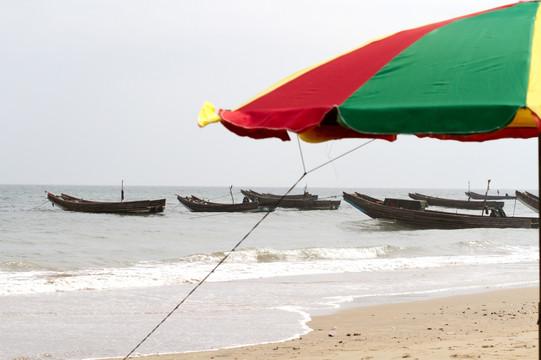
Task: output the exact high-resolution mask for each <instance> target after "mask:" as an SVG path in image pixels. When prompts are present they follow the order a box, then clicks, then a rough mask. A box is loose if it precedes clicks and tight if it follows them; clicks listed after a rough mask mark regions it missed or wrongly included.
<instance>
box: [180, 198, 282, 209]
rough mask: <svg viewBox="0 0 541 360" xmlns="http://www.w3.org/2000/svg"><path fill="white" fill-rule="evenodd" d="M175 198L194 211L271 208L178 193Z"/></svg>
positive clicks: (256, 204) (253, 203)
mask: <svg viewBox="0 0 541 360" xmlns="http://www.w3.org/2000/svg"><path fill="white" fill-rule="evenodd" d="M177 199H178V201H179V202H180V203H181V204H182V205H184V207H186V208H187V209H188V210H190V211H194V212H269V211H271V210H272V209H271V208H270V207H268V206H264V205H261V204H259V203H258V202H243V203H238V204H224V203H215V202H210V201H206V200H202V199H199V198H197V197H195V196H180V195H177Z"/></svg>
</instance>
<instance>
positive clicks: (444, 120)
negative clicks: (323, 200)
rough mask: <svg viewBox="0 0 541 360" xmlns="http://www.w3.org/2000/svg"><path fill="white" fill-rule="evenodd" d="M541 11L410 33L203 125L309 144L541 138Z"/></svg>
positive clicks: (498, 13)
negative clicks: (404, 137) (411, 137)
mask: <svg viewBox="0 0 541 360" xmlns="http://www.w3.org/2000/svg"><path fill="white" fill-rule="evenodd" d="M538 12H539V2H538V1H532V2H520V3H516V4H510V5H507V6H502V7H498V8H495V9H491V10H487V11H482V12H478V13H474V14H470V15H466V16H462V17H458V18H454V19H450V20H447V21H442V22H438V23H434V24H429V25H425V26H421V27H418V28H414V29H410V30H405V31H402V32H399V33H396V34H393V35H390V36H387V37H385V38H382V39H378V40H375V41H372V42H369V43H368V44H365V45H363V46H361V47H359V48H356V49H353V50H351V51H349V52H347V53H345V54H342V55H339V56H337V57H335V58H333V59H330V60H328V61H325V62H323V63H321V64H317V65H315V66H312V67H310V68H308V69H305V70H302V71H300V72H298V73H296V74H293V75H291V76H290V77H288V78H286V79H284V80H282V81H281V82H279V83H277V84H275V85H274V86H272V87H270V88H269V89H266V90H265V91H263V92H261V93H260V94H258V95H257V96H255V97H254V98H253V99H251V100H249V101H248V102H246V103H245V104H243V105H241V106H240V107H238V108H236V109H234V110H219V112H218V114H216V113H215V108H214V106H213V105H212V104H210V103H205V104H204V106H203V109H202V110H201V113H200V116H199V125H200V126H205V125H206V124H208V123H211V122H218V121H220V122H221V123H222V124H223V125H224V126H225V127H226V128H228V129H229V130H231V131H233V132H234V133H236V134H238V135H241V136H249V137H252V138H256V139H260V138H268V137H277V138H280V139H282V140H289V135H288V131H291V132H294V133H297V134H299V136H300V137H301V138H302V139H303V140H306V141H309V142H321V141H326V140H332V139H340V138H356V137H358V138H363V137H368V138H383V139H387V140H391V141H392V140H394V139H395V138H396V135H397V134H415V135H417V136H420V137H424V136H430V137H436V138H440V139H454V140H460V141H484V140H491V139H501V138H530V137H537V136H538V133H539V130H540V129H541V125H540V120H539V117H538V114H541V24H539V22H540V21H541V20H537V14H538Z"/></svg>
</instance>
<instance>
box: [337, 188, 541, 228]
mask: <svg viewBox="0 0 541 360" xmlns="http://www.w3.org/2000/svg"><path fill="white" fill-rule="evenodd" d="M343 196H344V200H345V201H346V202H348V203H349V204H351V205H352V206H353V207H355V208H356V209H358V210H360V211H362V212H363V213H365V214H366V215H368V216H370V217H371V218H374V219H388V220H396V221H398V222H401V223H404V224H408V225H410V226H414V227H417V228H427V229H464V228H525V229H537V228H539V218H529V217H506V216H505V215H504V214H505V213H503V209H496V210H494V213H497V212H498V213H499V214H500V216H488V215H486V216H482V215H473V214H460V213H449V212H444V211H432V210H411V209H404V208H399V207H391V206H386V205H384V202H383V201H381V200H378V199H375V198H372V197H369V196H366V195H363V194H359V193H355V194H348V193H344V194H343Z"/></svg>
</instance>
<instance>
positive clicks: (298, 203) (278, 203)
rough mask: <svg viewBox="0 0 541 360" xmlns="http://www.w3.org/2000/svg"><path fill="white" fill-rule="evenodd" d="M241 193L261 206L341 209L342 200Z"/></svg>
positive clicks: (243, 191) (251, 192) (245, 191)
mask: <svg viewBox="0 0 541 360" xmlns="http://www.w3.org/2000/svg"><path fill="white" fill-rule="evenodd" d="M241 193H242V194H243V195H244V196H245V197H247V198H248V199H250V200H251V201H258V202H259V204H260V205H263V206H271V207H280V208H289V209H298V210H336V209H338V208H339V207H340V200H319V199H315V198H313V195H312V197H310V198H302V199H296V198H288V197H287V196H285V197H284V196H280V195H273V194H271V195H272V196H267V195H265V194H261V193H258V192H256V191H253V190H241Z"/></svg>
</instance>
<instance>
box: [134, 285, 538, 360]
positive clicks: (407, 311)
mask: <svg viewBox="0 0 541 360" xmlns="http://www.w3.org/2000/svg"><path fill="white" fill-rule="evenodd" d="M538 301H539V288H537V287H535V288H521V289H506V290H497V291H489V292H484V293H480V294H471V295H459V296H453V297H446V298H438V299H433V300H428V301H414V302H408V303H399V304H387V305H379V306H370V307H358V308H352V309H346V310H342V311H339V312H337V313H336V314H333V315H329V316H320V317H314V318H313V319H312V320H311V321H310V322H309V323H308V326H309V327H310V328H311V329H313V331H311V332H310V333H308V334H306V335H303V336H301V337H299V338H297V339H293V340H290V341H286V342H280V343H271V344H262V345H256V346H245V347H239V348H232V349H223V350H216V351H205V352H195V353H184V354H169V355H157V356H147V357H140V359H145V360H185V359H231V360H233V359H236V360H241V359H318V360H324V359H333V360H336V359H338V360H340V359H408V358H410V359H444V358H447V359H449V358H451V359H536V358H538V351H539V349H538V327H537V324H536V323H537V318H538V309H537V306H538V305H537V304H538ZM209 331H212V330H211V329H209Z"/></svg>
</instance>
